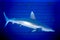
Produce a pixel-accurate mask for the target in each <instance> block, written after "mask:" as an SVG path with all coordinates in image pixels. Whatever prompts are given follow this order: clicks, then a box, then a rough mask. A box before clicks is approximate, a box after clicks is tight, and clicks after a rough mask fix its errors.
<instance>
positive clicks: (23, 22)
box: [3, 11, 55, 32]
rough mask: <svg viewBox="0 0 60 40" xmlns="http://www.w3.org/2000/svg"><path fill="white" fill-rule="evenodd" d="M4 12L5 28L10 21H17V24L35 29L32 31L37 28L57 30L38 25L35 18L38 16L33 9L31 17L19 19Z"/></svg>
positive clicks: (49, 30)
mask: <svg viewBox="0 0 60 40" xmlns="http://www.w3.org/2000/svg"><path fill="white" fill-rule="evenodd" d="M3 14H4V17H5V20H6V23H5V26H4V28H5V27H6V26H7V24H8V23H9V22H11V23H12V24H14V23H15V24H18V25H20V26H21V25H22V26H24V27H28V28H31V29H33V30H32V32H35V31H37V29H41V30H42V31H44V32H55V31H54V30H53V29H51V28H46V27H44V26H42V25H38V24H37V23H38V22H34V20H36V17H35V14H34V12H33V11H31V14H30V18H19V19H17V18H11V19H10V18H8V17H7V16H6V14H5V12H3ZM29 20H31V21H29Z"/></svg>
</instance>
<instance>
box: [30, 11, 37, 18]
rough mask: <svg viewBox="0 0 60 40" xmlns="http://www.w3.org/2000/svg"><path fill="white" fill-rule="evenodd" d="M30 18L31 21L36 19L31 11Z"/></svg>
mask: <svg viewBox="0 0 60 40" xmlns="http://www.w3.org/2000/svg"><path fill="white" fill-rule="evenodd" d="M30 18H31V19H36V18H35V15H34V13H33V11H31V14H30Z"/></svg>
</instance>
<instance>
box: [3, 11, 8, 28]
mask: <svg viewBox="0 0 60 40" xmlns="http://www.w3.org/2000/svg"><path fill="white" fill-rule="evenodd" d="M3 14H4V17H5V20H6V23H5V27H6V26H7V24H8V23H9V19H8V18H7V16H6V14H5V12H4V13H3Z"/></svg>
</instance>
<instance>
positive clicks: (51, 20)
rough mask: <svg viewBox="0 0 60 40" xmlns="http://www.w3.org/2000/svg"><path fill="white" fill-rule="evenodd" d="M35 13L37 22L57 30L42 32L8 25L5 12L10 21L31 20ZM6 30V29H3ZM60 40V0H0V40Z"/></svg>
mask: <svg viewBox="0 0 60 40" xmlns="http://www.w3.org/2000/svg"><path fill="white" fill-rule="evenodd" d="M31 11H33V12H34V14H35V17H36V20H37V21H38V22H39V23H40V24H41V25H45V26H47V27H49V28H52V29H54V30H55V32H42V31H41V30H39V29H38V30H37V31H36V32H31V31H32V29H29V28H26V27H24V26H23V27H20V26H19V25H17V24H12V23H8V25H7V26H6V27H5V28H4V25H5V23H6V20H5V17H4V15H3V12H5V14H6V16H7V17H8V18H9V19H12V18H30V13H31ZM3 28H4V29H3ZM30 30H31V31H30ZM59 39H60V1H59V0H0V40H59Z"/></svg>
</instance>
